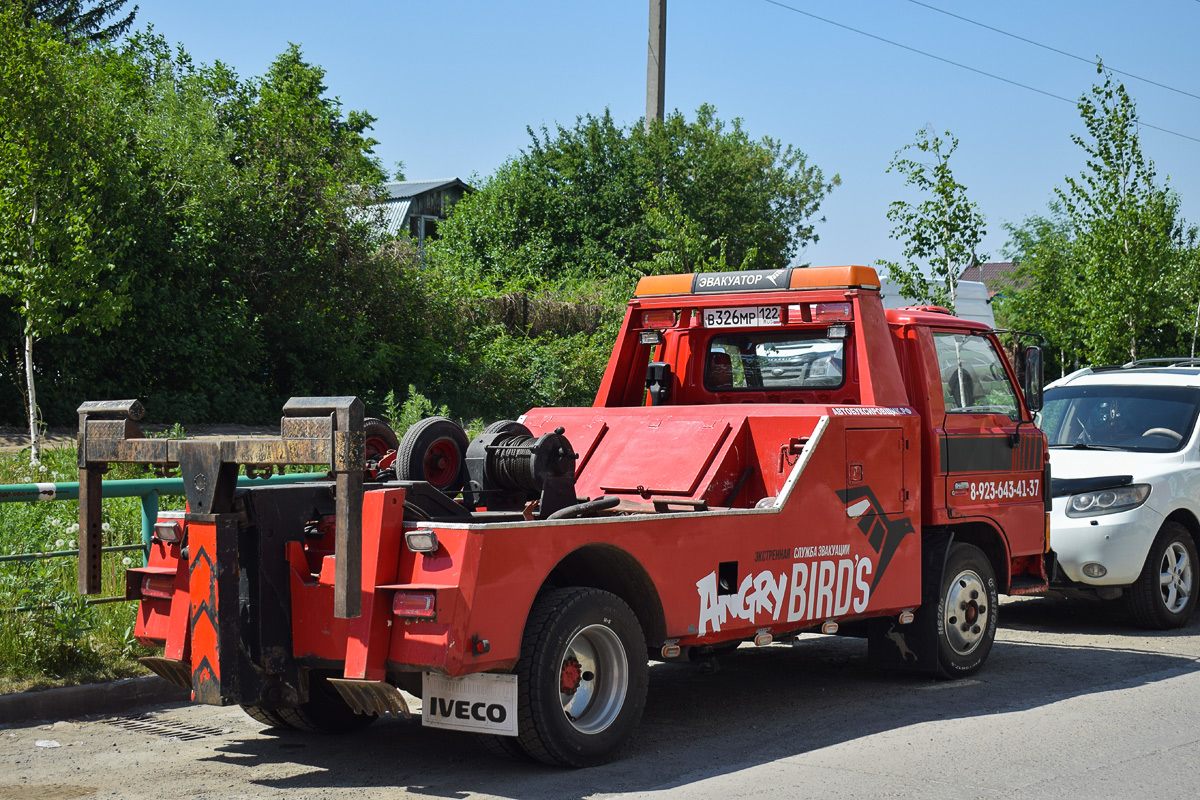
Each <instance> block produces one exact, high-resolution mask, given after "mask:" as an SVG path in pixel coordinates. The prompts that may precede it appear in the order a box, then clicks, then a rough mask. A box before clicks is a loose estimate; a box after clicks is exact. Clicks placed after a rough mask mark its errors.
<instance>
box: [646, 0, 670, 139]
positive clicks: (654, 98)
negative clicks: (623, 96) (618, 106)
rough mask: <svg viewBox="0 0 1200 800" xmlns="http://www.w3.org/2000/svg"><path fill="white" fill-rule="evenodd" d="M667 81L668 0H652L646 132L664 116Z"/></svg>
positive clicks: (647, 57)
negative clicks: (664, 94) (664, 93)
mask: <svg viewBox="0 0 1200 800" xmlns="http://www.w3.org/2000/svg"><path fill="white" fill-rule="evenodd" d="M666 82H667V0H650V40H649V42H648V46H647V53H646V132H647V133H649V132H650V125H651V124H652V123H653V122H654V120H659V121H661V120H662V118H663V89H664V87H665V86H666Z"/></svg>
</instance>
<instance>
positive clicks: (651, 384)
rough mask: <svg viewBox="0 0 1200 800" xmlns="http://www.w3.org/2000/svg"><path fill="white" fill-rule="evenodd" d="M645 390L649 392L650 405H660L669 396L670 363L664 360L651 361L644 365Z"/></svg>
mask: <svg viewBox="0 0 1200 800" xmlns="http://www.w3.org/2000/svg"><path fill="white" fill-rule="evenodd" d="M646 390H647V391H649V392H650V405H652V406H661V405H663V404H664V403H666V402H667V400H668V399H669V398H670V397H671V365H670V364H668V363H667V362H665V361H651V362H650V363H649V364H647V365H646Z"/></svg>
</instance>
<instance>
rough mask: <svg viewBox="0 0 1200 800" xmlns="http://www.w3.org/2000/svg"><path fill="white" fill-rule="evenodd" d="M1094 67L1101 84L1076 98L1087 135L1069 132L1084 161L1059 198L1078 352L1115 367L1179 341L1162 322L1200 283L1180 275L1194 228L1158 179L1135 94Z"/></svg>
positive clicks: (1059, 191)
mask: <svg viewBox="0 0 1200 800" xmlns="http://www.w3.org/2000/svg"><path fill="white" fill-rule="evenodd" d="M1097 70H1098V72H1099V73H1100V74H1101V75H1103V76H1104V82H1103V83H1102V84H1099V85H1095V86H1093V87H1092V90H1091V92H1090V93H1088V94H1086V95H1084V96H1082V97H1081V98H1080V100H1079V114H1080V116H1081V117H1082V119H1083V124H1084V127H1085V128H1086V131H1087V133H1086V135H1079V134H1074V135H1072V137H1071V139H1072V141H1074V142H1075V143H1076V144H1077V145H1079V147H1080V148H1081V149H1082V150H1083V152H1084V155H1085V157H1086V160H1087V167H1086V169H1085V170H1084V171H1083V172H1082V173H1081V174H1080V175H1079V176H1078V177H1068V178H1067V179H1066V187H1065V188H1056V189H1055V194H1056V195H1057V196H1058V199H1059V201H1060V202H1061V203H1062V206H1063V210H1064V213H1065V215H1066V219H1067V221H1068V224H1069V225H1070V228H1071V233H1072V236H1073V240H1074V241H1073V247H1072V249H1073V251H1074V258H1075V263H1076V264H1077V268H1078V281H1077V286H1078V292H1077V295H1076V297H1075V301H1076V305H1077V308H1078V309H1079V311H1080V312H1081V317H1082V322H1083V325H1084V327H1083V337H1082V344H1083V353H1082V355H1083V357H1084V358H1085V359H1086V360H1087V361H1088V362H1090V363H1111V362H1114V361H1123V360H1126V359H1136V358H1139V357H1144V356H1147V355H1148V354H1149V353H1151V352H1154V351H1156V350H1158V349H1159V348H1161V347H1164V346H1166V347H1173V346H1177V342H1168V341H1164V339H1163V324H1162V323H1163V322H1164V320H1166V319H1169V318H1171V317H1175V318H1177V319H1178V318H1181V315H1182V314H1185V313H1186V312H1185V310H1184V309H1185V308H1194V307H1195V306H1194V304H1191V303H1187V300H1186V299H1185V298H1195V295H1196V292H1195V289H1194V288H1193V287H1185V286H1182V285H1181V282H1180V281H1178V280H1176V278H1177V277H1178V276H1179V274H1180V273H1181V271H1182V269H1183V267H1184V260H1185V252H1186V242H1187V240H1188V239H1189V238H1194V235H1195V234H1194V232H1193V231H1189V230H1188V229H1187V227H1186V226H1185V224H1184V223H1183V222H1182V220H1181V219H1180V216H1179V198H1178V196H1177V195H1175V193H1174V192H1171V191H1169V190H1168V189H1167V188H1166V187H1165V186H1163V185H1160V184H1159V183H1158V181H1157V179H1156V173H1155V170H1154V163H1153V162H1152V161H1150V160H1149V159H1147V158H1146V157H1145V156H1144V155H1143V153H1142V149H1141V144H1140V139H1139V134H1138V116H1137V109H1136V106H1135V104H1134V102H1133V99H1132V98H1131V97H1130V96H1129V93H1128V92H1127V91H1126V90H1125V86H1124V84H1120V83H1114V82H1113V78H1112V75H1111V73H1108V72H1106V71H1104V70H1103V67H1102V66H1099V67H1098V68H1097ZM1183 289H1186V290H1187V291H1186V293H1185V294H1181V291H1180V290H1183ZM1185 303H1186V305H1184V304H1185Z"/></svg>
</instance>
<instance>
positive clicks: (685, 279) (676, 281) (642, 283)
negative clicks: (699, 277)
mask: <svg viewBox="0 0 1200 800" xmlns="http://www.w3.org/2000/svg"><path fill="white" fill-rule="evenodd" d="M691 291H692V273H690V272H689V273H687V274H685V275H647V276H646V277H644V278H642V279H641V280H639V281H638V285H637V291H635V292H634V295H636V296H637V297H641V296H643V295H647V294H691Z"/></svg>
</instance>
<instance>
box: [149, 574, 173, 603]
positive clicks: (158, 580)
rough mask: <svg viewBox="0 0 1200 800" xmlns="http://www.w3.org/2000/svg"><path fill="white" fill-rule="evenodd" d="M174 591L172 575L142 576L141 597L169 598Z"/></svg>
mask: <svg viewBox="0 0 1200 800" xmlns="http://www.w3.org/2000/svg"><path fill="white" fill-rule="evenodd" d="M174 591H175V577H174V576H172V575H147V576H146V577H144V578H142V597H157V598H159V599H160V600H170V599H171V596H172V595H173V594H174Z"/></svg>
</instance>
